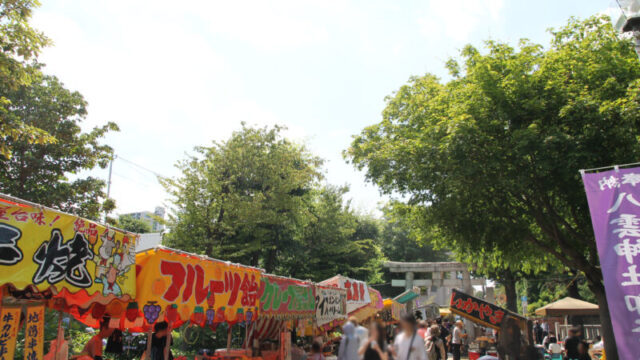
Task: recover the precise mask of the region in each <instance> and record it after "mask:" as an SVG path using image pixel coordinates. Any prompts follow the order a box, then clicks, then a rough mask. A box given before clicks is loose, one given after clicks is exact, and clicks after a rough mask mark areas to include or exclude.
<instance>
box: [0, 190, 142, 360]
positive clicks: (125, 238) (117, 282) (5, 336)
mask: <svg viewBox="0 0 640 360" xmlns="http://www.w3.org/2000/svg"><path fill="white" fill-rule="evenodd" d="M136 241H137V235H136V234H132V233H128V232H125V231H121V230H117V229H114V228H110V227H107V226H104V225H101V224H98V223H96V222H93V221H89V220H86V219H82V218H79V217H76V216H73V215H69V214H65V213H62V212H59V211H56V210H52V209H48V208H45V207H42V206H40V205H37V204H33V203H29V202H26V201H23V200H20V199H15V198H12V197H9V196H6V195H0V289H1V296H2V310H1V314H0V319H2V321H3V324H2V326H3V328H4V329H5V330H7V331H3V333H2V334H0V342H1V343H2V344H6V346H5V347H4V348H3V351H6V353H5V354H4V357H5V358H10V359H12V358H13V351H14V349H15V342H16V338H15V337H16V335H17V333H18V330H19V327H22V325H23V323H26V325H25V326H26V329H28V331H26V332H25V334H26V336H27V338H26V339H25V344H26V347H27V348H26V349H25V353H28V355H29V356H30V359H31V358H33V359H42V358H43V354H42V353H43V345H44V334H43V331H44V309H45V307H48V308H51V309H56V310H60V311H64V312H67V313H69V314H71V315H73V316H74V317H76V318H77V319H79V320H81V321H83V322H84V323H86V324H88V325H90V326H95V325H97V323H98V322H99V321H101V320H102V319H103V316H105V315H108V316H110V317H111V322H112V323H113V325H116V324H115V323H116V322H118V321H119V320H120V319H119V318H120V317H121V316H122V314H123V313H124V311H125V309H126V308H127V305H128V303H129V302H130V301H131V300H133V299H135V296H136V272H135V245H136ZM23 310H24V312H23ZM59 333H60V331H59ZM56 341H57V343H58V344H61V343H63V342H64V339H63V338H61V337H60V336H59V338H58V339H57V340H56ZM26 355H27V354H25V356H26Z"/></svg>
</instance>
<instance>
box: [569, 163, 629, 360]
mask: <svg viewBox="0 0 640 360" xmlns="http://www.w3.org/2000/svg"><path fill="white" fill-rule="evenodd" d="M582 181H583V182H584V187H585V190H586V193H587V200H588V201H589V210H590V212H591V221H592V223H593V231H594V234H595V238H596V244H597V248H598V255H599V256H600V266H601V267H602V275H603V277H604V287H605V292H606V295H607V302H608V304H609V314H610V315H611V323H612V324H613V331H614V334H615V338H616V345H617V346H618V354H619V357H620V359H632V358H637V355H638V354H640V269H639V268H638V265H640V256H638V255H640V168H631V169H618V170H610V171H605V172H598V173H583V174H582Z"/></svg>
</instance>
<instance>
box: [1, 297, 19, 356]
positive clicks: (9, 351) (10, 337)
mask: <svg viewBox="0 0 640 360" xmlns="http://www.w3.org/2000/svg"><path fill="white" fill-rule="evenodd" d="M21 313H22V308H20V307H11V306H3V307H2V311H1V312H0V359H2V360H4V359H7V360H9V359H11V360H13V358H14V357H13V354H14V353H15V350H16V339H17V338H18V330H20V329H18V326H19V324H20V314H21Z"/></svg>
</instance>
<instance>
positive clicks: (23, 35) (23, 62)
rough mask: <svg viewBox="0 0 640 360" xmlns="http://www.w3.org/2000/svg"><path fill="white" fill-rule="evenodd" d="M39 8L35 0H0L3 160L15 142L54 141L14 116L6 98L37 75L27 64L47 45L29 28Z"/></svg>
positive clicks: (0, 147) (0, 137) (0, 136)
mask: <svg viewBox="0 0 640 360" xmlns="http://www.w3.org/2000/svg"><path fill="white" fill-rule="evenodd" d="M39 5H40V3H39V2H38V1H36V0H0V49H1V51H0V156H3V157H5V158H9V157H11V153H12V151H13V149H12V147H11V145H12V144H13V143H14V142H15V141H24V142H27V143H29V144H34V143H35V144H45V143H51V142H54V141H55V137H53V136H51V134H48V133H47V131H46V130H45V129H42V128H39V127H37V125H34V124H32V123H29V122H26V121H24V119H22V118H20V117H19V116H17V114H16V113H15V112H14V111H12V109H11V108H12V107H13V105H12V100H11V97H10V96H9V95H8V93H10V92H14V91H16V90H18V89H19V88H21V87H23V86H25V85H28V84H29V83H30V82H31V80H32V79H33V78H34V77H38V76H39V73H40V70H39V69H38V68H37V67H34V66H31V65H30V61H31V60H33V59H35V58H37V56H38V53H39V52H40V50H41V49H42V48H43V47H45V46H47V45H48V44H49V40H48V39H47V38H46V37H45V36H44V35H43V34H42V33H40V32H39V31H37V30H35V29H33V28H31V26H30V25H29V19H30V18H31V11H32V9H33V8H34V7H37V6H39Z"/></svg>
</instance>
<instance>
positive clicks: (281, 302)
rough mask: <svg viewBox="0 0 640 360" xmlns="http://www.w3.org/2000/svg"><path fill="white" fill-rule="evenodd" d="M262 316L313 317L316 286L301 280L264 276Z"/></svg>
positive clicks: (281, 317) (261, 299) (260, 293)
mask: <svg viewBox="0 0 640 360" xmlns="http://www.w3.org/2000/svg"><path fill="white" fill-rule="evenodd" d="M258 296H259V297H260V316H267V317H269V316H275V317H276V318H279V319H299V318H310V317H313V313H314V310H315V293H314V286H313V284H311V283H308V282H304V281H301V280H296V279H290V278H283V277H279V276H274V275H267V274H264V275H262V278H261V280H260V290H259V291H258Z"/></svg>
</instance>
